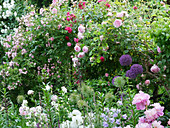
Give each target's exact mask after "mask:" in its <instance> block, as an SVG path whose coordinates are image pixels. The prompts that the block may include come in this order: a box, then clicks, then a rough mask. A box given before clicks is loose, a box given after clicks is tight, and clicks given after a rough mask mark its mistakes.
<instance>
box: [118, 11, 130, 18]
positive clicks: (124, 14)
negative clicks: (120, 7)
mask: <svg viewBox="0 0 170 128" xmlns="http://www.w3.org/2000/svg"><path fill="white" fill-rule="evenodd" d="M123 16H126V17H128V16H129V15H128V13H127V12H126V11H121V12H119V13H117V15H116V17H123Z"/></svg>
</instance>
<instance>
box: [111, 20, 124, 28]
mask: <svg viewBox="0 0 170 128" xmlns="http://www.w3.org/2000/svg"><path fill="white" fill-rule="evenodd" d="M113 25H114V26H115V27H116V28H118V27H120V26H121V25H122V20H119V19H116V20H115V21H114V23H113Z"/></svg>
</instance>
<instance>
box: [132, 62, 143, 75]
mask: <svg viewBox="0 0 170 128" xmlns="http://www.w3.org/2000/svg"><path fill="white" fill-rule="evenodd" d="M130 70H131V71H132V72H133V73H135V74H136V75H138V74H142V72H143V68H142V65H140V64H133V65H132V67H131V68H130Z"/></svg>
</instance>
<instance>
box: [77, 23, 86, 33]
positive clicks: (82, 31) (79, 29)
mask: <svg viewBox="0 0 170 128" xmlns="http://www.w3.org/2000/svg"><path fill="white" fill-rule="evenodd" d="M78 31H79V32H80V33H84V32H85V27H84V26H83V25H82V24H81V25H80V26H79V27H78Z"/></svg>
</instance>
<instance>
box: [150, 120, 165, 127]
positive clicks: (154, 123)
mask: <svg viewBox="0 0 170 128" xmlns="http://www.w3.org/2000/svg"><path fill="white" fill-rule="evenodd" d="M152 127H153V128H164V126H162V125H161V122H160V121H159V122H158V121H156V120H155V121H154V122H152Z"/></svg>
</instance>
